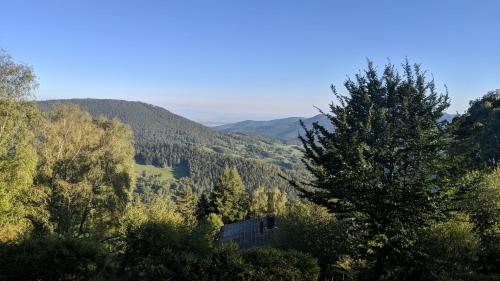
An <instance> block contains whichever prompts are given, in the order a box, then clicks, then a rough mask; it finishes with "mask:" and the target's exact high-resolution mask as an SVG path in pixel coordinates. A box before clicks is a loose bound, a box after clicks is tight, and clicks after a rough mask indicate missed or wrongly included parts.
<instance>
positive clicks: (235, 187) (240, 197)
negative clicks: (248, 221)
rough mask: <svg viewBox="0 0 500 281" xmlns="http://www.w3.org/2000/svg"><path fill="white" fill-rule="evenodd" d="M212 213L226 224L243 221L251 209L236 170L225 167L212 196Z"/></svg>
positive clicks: (210, 203) (210, 204) (210, 202)
mask: <svg viewBox="0 0 500 281" xmlns="http://www.w3.org/2000/svg"><path fill="white" fill-rule="evenodd" d="M209 200H210V201H209V206H210V209H211V212H213V213H215V214H218V215H220V216H221V218H222V221H224V223H232V222H234V221H238V220H243V219H245V218H246V217H247V213H248V209H249V199H248V194H247V193H246V191H245V186H244V185H243V181H242V180H241V178H240V175H239V174H238V170H236V168H229V167H227V166H226V167H225V168H224V171H222V174H221V175H220V176H219V179H218V181H217V183H216V184H215V186H214V189H213V191H212V193H211V194H210V199H209Z"/></svg>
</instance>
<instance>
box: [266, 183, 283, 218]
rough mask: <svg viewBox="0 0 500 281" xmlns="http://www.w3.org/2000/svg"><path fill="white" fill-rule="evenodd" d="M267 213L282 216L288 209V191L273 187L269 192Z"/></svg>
mask: <svg viewBox="0 0 500 281" xmlns="http://www.w3.org/2000/svg"><path fill="white" fill-rule="evenodd" d="M267 199H268V200H267V213H268V214H273V215H276V216H281V215H283V214H284V213H285V211H286V203H287V201H288V197H287V194H286V192H284V191H281V190H279V189H278V188H277V187H273V188H271V190H269V192H268V193H267Z"/></svg>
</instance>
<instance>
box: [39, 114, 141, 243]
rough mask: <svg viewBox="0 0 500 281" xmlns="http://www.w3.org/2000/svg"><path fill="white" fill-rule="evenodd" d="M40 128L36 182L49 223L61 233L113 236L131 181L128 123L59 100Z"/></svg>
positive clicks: (132, 178)
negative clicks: (45, 202)
mask: <svg viewBox="0 0 500 281" xmlns="http://www.w3.org/2000/svg"><path fill="white" fill-rule="evenodd" d="M39 129H40V130H39V132H40V134H39V137H38V143H37V147H38V152H39V156H40V161H39V165H38V174H37V177H36V184H37V185H38V186H39V187H40V188H45V189H47V190H48V195H49V200H48V209H49V212H50V227H52V228H53V229H54V231H55V232H56V233H57V234H60V235H63V236H66V237H88V236H90V237H95V238H97V239H107V238H109V237H110V236H113V235H114V234H113V232H115V231H116V230H117V229H118V226H119V225H118V222H119V218H120V217H121V215H122V214H123V212H124V211H125V208H126V206H127V204H128V202H129V200H130V194H131V191H132V187H133V182H134V172H133V163H134V162H133V156H134V149H133V146H132V143H133V142H132V138H133V135H132V131H131V130H130V128H129V127H128V126H126V125H124V124H122V123H121V122H119V121H118V120H107V119H104V118H99V119H95V120H93V119H92V118H91V117H90V114H88V113H87V112H84V111H82V110H80V109H79V108H78V107H77V106H74V105H59V106H54V108H53V111H52V112H49V113H48V114H47V115H46V117H45V118H44V120H43V122H41V124H40V128H39Z"/></svg>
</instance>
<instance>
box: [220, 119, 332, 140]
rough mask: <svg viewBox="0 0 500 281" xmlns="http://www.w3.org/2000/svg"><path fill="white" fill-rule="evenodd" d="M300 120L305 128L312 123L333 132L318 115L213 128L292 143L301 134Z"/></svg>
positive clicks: (330, 126) (329, 124)
mask: <svg viewBox="0 0 500 281" xmlns="http://www.w3.org/2000/svg"><path fill="white" fill-rule="evenodd" d="M300 120H302V122H304V125H306V127H307V128H311V127H312V124H313V123H315V122H318V123H319V124H320V125H322V126H324V127H325V128H327V129H328V130H333V126H332V124H331V123H330V122H329V121H328V119H327V118H326V116H325V115H323V114H318V115H316V116H313V117H310V118H305V117H288V118H282V119H274V120H269V121H252V120H246V121H241V122H237V123H231V124H226V125H221V126H216V127H213V128H214V129H216V130H218V131H223V132H239V133H245V134H253V135H264V136H269V137H274V138H278V139H280V140H282V141H285V142H289V143H293V142H297V141H298V136H299V134H301V133H302V132H303V129H302V126H301V125H300Z"/></svg>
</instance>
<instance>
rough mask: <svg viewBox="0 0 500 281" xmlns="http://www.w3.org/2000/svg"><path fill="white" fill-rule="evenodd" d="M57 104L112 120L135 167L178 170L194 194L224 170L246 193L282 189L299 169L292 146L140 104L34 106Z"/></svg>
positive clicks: (104, 102)
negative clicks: (234, 171)
mask: <svg viewBox="0 0 500 281" xmlns="http://www.w3.org/2000/svg"><path fill="white" fill-rule="evenodd" d="M57 103H72V104H77V105H79V106H80V107H81V108H82V109H84V110H86V111H88V112H90V113H91V114H92V115H93V116H94V117H98V116H105V117H107V118H118V119H120V120H121V121H123V122H124V123H127V124H129V125H130V126H131V127H132V129H133V130H134V134H135V147H136V161H137V162H138V163H140V164H153V165H155V166H165V167H174V168H175V167H176V166H179V165H181V166H183V167H182V169H184V170H186V171H187V174H188V176H189V177H190V178H191V179H192V180H193V182H194V185H196V187H197V188H198V189H200V190H205V189H207V188H210V186H211V185H212V183H213V182H214V181H215V179H216V177H217V175H218V173H219V172H220V170H222V168H223V167H224V165H233V166H236V167H238V170H239V171H240V174H241V176H242V178H243V180H244V181H245V183H246V184H247V187H248V188H249V189H253V188H254V187H256V186H258V185H264V186H267V187H271V186H278V187H281V188H282V189H285V190H286V189H288V188H287V187H288V183H287V182H286V181H284V180H283V179H281V178H280V177H279V174H287V175H292V174H295V170H300V169H301V167H302V166H301V164H300V156H301V152H300V149H299V147H298V146H294V145H286V144H284V143H282V142H280V141H277V140H275V139H271V138H266V137H260V136H247V135H245V134H240V133H231V132H217V131H215V130H213V129H211V128H208V127H205V126H203V125H201V124H198V123H196V122H193V121H191V120H189V119H186V118H184V117H182V116H179V115H176V114H173V113H171V112H170V111H168V110H166V109H164V108H162V107H158V106H153V105H150V104H146V103H142V102H130V101H122V100H109V99H106V100H100V99H69V100H49V101H40V102H39V103H38V104H39V108H40V109H41V110H43V111H48V110H50V108H51V106H52V105H54V104H57Z"/></svg>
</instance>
